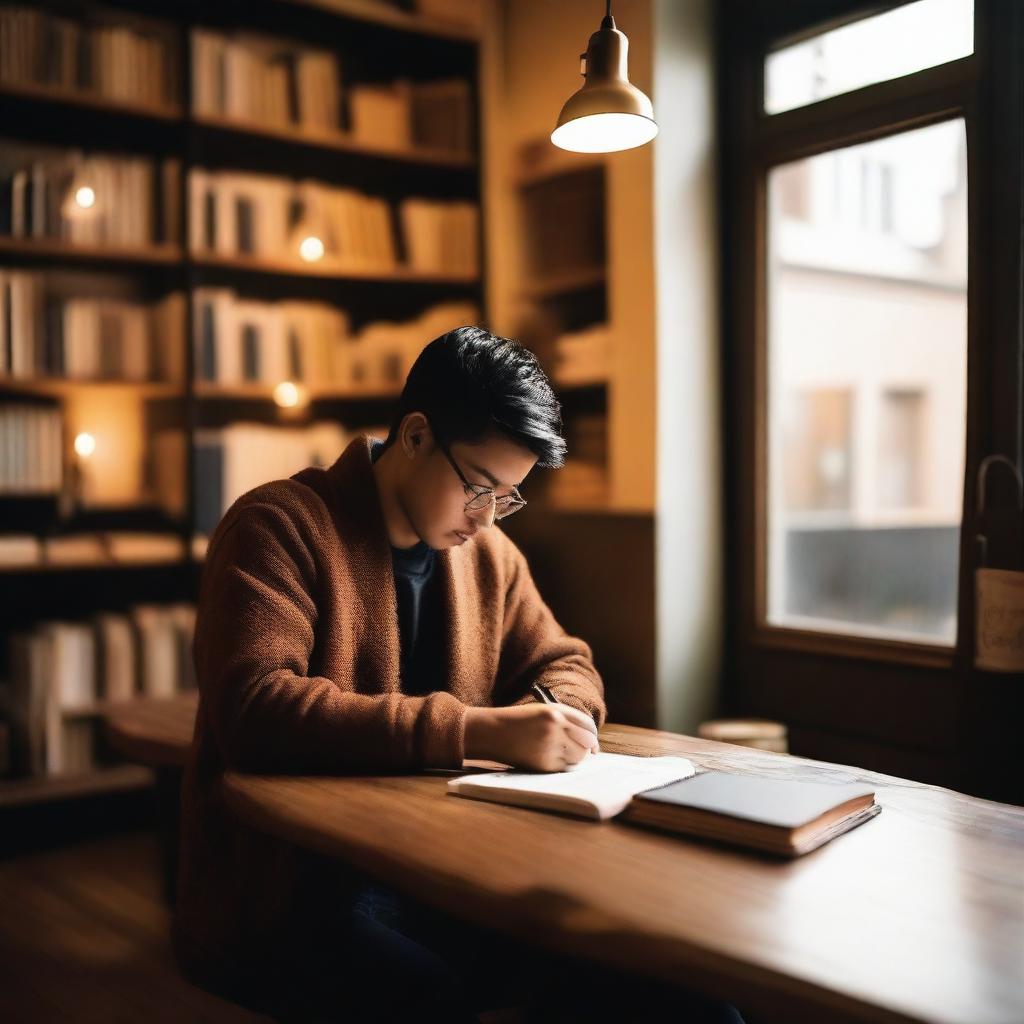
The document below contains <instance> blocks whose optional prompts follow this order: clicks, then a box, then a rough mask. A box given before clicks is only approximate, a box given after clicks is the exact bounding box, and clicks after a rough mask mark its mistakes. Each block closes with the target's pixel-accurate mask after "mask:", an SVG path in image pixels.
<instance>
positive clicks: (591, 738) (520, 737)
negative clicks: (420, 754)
mask: <svg viewBox="0 0 1024 1024" xmlns="http://www.w3.org/2000/svg"><path fill="white" fill-rule="evenodd" d="M599 749H600V748H599V747H598V742H597V726H596V725H594V720H593V719H592V718H591V717H590V715H588V714H586V713H584V712H583V711H580V710H579V709H578V708H573V707H569V706H568V705H567V704H541V703H536V704H518V705H516V706H515V707H507V708H469V709H467V711H466V731H465V756H466V757H469V758H483V759H486V760H489V761H500V762H501V763H503V764H511V765H514V766H516V767H519V768H529V769H530V770H531V771H539V772H560V771H565V769H566V768H567V767H569V765H573V764H577V763H578V762H579V761H582V760H583V758H585V757H586V756H587V754H589V753H590V752H591V751H593V752H594V753H597V751H598V750H599Z"/></svg>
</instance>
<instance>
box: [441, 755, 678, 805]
mask: <svg viewBox="0 0 1024 1024" xmlns="http://www.w3.org/2000/svg"><path fill="white" fill-rule="evenodd" d="M695 770H696V769H695V768H694V766H693V764H692V763H691V762H690V761H688V760H687V759H686V758H685V757H671V756H664V757H632V756H630V755H627V754H606V753H604V752H600V753H597V754H588V755H587V756H586V757H585V758H584V759H583V760H582V761H580V762H579V763H577V764H575V765H573V767H572V768H571V769H569V770H568V771H564V772H527V771H522V770H520V769H510V770H509V771H500V772H489V773H487V774H484V775H465V776H462V777H461V778H457V779H452V780H451V781H450V782H449V783H448V792H449V793H450V794H453V795H455V796H465V797H472V798H474V799H476V800H491V801H493V802H495V803H499V804H517V805H518V806H520V807H533V808H536V809H537V810H543V811H560V812H562V813H564V814H573V815H577V816H579V817H582V818H593V819H595V820H598V821H600V820H603V819H605V818H613V817H614V816H615V815H616V814H619V813H620V812H621V811H622V809H623V808H624V807H625V806H626V805H627V804H628V803H629V802H630V800H632V798H633V796H634V795H635V794H637V793H640V792H642V791H643V790H646V789H654V788H655V787H657V786H664V785H665V784H666V783H669V782H676V781H677V780H679V779H686V778H689V777H690V776H691V775H693V773H694V771H695Z"/></svg>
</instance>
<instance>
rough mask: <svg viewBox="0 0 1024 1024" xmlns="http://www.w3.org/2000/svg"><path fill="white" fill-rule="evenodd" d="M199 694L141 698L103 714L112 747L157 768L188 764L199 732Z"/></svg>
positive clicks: (110, 707) (141, 762)
mask: <svg viewBox="0 0 1024 1024" xmlns="http://www.w3.org/2000/svg"><path fill="white" fill-rule="evenodd" d="M198 703H199V695H198V692H197V691H194V690H193V691H192V692H190V693H181V694H178V695H177V696H175V697H166V698H157V697H140V698H137V699H136V700H129V701H124V703H119V704H111V705H110V706H109V707H108V708H107V709H105V710H104V712H103V724H104V731H105V732H106V736H107V739H108V740H109V741H110V745H111V746H112V747H113V748H114V749H115V750H116V751H117V752H118V753H119V754H121V755H122V756H123V757H126V758H128V760H130V761H136V762H138V763H139V764H146V765H150V766H152V767H156V768H177V767H182V766H183V765H184V764H185V757H186V755H187V754H188V748H189V746H190V745H191V743H192V731H193V729H194V728H195V721H196V707H197V706H198Z"/></svg>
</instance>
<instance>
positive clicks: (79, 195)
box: [75, 185, 96, 210]
mask: <svg viewBox="0 0 1024 1024" xmlns="http://www.w3.org/2000/svg"><path fill="white" fill-rule="evenodd" d="M75 202H76V203H78V205H79V206H80V207H81V208H82V209H83V210H91V209H92V207H93V206H94V205H95V203H96V193H95V192H93V190H92V189H91V188H89V186H88V185H83V186H82V187H81V188H79V189H76V190H75Z"/></svg>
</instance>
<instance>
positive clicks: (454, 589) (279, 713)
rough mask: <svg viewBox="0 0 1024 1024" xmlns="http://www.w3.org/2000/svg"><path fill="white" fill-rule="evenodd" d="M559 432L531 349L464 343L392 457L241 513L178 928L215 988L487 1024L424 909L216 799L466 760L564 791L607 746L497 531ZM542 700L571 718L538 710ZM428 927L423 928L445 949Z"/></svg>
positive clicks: (252, 501) (451, 350)
mask: <svg viewBox="0 0 1024 1024" xmlns="http://www.w3.org/2000/svg"><path fill="white" fill-rule="evenodd" d="M560 428H561V418H560V411H559V405H558V402H557V400H556V399H555V397H554V395H553V393H552V391H551V388H550V386H549V384H548V382H547V380H546V378H545V377H544V374H543V372H542V371H541V369H540V367H539V365H538V363H537V361H536V359H535V358H534V357H533V356H532V354H531V353H529V352H528V351H527V350H526V349H524V348H523V347H522V346H520V345H519V344H518V343H516V342H514V341H510V340H507V339H503V338H497V337H495V336H493V335H491V334H489V333H488V332H486V331H484V330H481V329H479V328H468V327H467V328H459V329H457V330H454V331H451V332H449V333H448V334H446V335H443V336H442V337H440V338H438V339H436V340H435V341H433V342H431V343H430V344H429V345H428V346H427V347H426V348H425V349H424V351H423V352H422V353H421V355H420V357H419V358H418V360H417V362H416V364H415V365H414V367H413V368H412V370H411V371H410V374H409V377H408V380H407V382H406V385H405V388H404V390H403V392H402V396H401V398H400V401H399V408H398V411H397V415H396V416H395V419H394V421H393V424H392V427H391V431H390V434H389V436H388V438H387V440H386V442H383V443H382V442H372V441H370V440H369V439H368V438H366V437H362V436H360V437H357V438H356V439H355V440H354V441H353V442H352V443H351V444H350V445H349V446H348V447H347V448H346V449H345V451H344V452H343V453H342V454H341V456H340V458H339V459H338V460H337V462H335V463H334V465H332V466H331V467H329V468H328V469H307V470H303V471H302V472H300V473H298V474H296V475H295V476H294V477H292V478H291V479H290V480H284V481H276V482H273V483H270V484H266V485H264V486H262V487H258V488H256V489H255V490H254V491H251V492H249V493H248V494H246V495H244V496H243V497H242V498H240V499H239V500H238V501H237V502H236V503H235V504H234V505H233V506H232V508H231V509H229V510H228V512H227V514H226V515H225V516H224V518H223V520H222V521H221V523H220V525H219V526H218V528H217V530H216V531H215V533H214V535H213V537H212V538H211V543H210V547H209V552H208V555H207V560H206V566H205V569H204V573H203V581H202V586H201V592H200V598H199V607H198V616H197V627H196V639H195V649H194V653H195V662H196V670H197V676H198V680H199V685H200V691H201V698H200V706H199V714H198V717H197V724H196V731H195V736H194V739H193V746H192V751H191V756H190V760H189V763H188V766H187V768H186V773H185V779H184V785H183V794H182V810H183V813H182V844H181V870H180V876H179V893H178V908H177V915H176V919H175V947H176V950H177V953H178V956H179V961H180V962H181V964H182V967H183V969H184V970H185V972H186V974H187V975H190V976H191V977H193V979H194V980H196V981H198V982H199V983H200V984H204V985H205V986H207V987H212V988H219V989H221V990H223V991H225V993H226V994H229V995H232V996H233V997H235V998H245V997H246V996H247V994H249V993H251V992H254V991H256V990H262V991H264V992H267V993H270V995H269V996H268V997H267V998H268V999H269V1001H270V1004H271V1005H274V999H275V998H276V996H275V994H282V993H284V994H285V996H284V1000H285V1001H286V1002H287V1003H288V1005H290V1006H292V1007H294V1005H295V1000H296V999H297V998H299V999H301V1000H303V1001H304V1003H305V1005H306V1006H307V1007H308V1008H309V1009H310V1012H311V1013H316V1014H319V1015H320V1018H321V1019H322V1018H323V1016H324V1015H325V1014H328V1013H336V1014H338V1015H339V1016H338V1017H337V1019H346V1013H347V1014H348V1019H351V1020H353V1021H356V1020H363V1019H378V1017H377V1016H375V1017H373V1018H371V1017H369V1016H367V1014H368V1013H369V1012H370V1009H371V1008H372V1009H373V1010H374V1012H375V1013H376V1014H379V1019H403V1015H405V1016H407V1015H408V1014H409V1013H410V1012H412V1011H413V1009H415V1010H416V1011H417V1012H418V1013H419V1014H420V1017H421V1019H430V1018H431V1017H434V1018H437V1019H446V1020H452V1021H456V1020H472V1019H475V1018H473V1016H472V1014H471V1011H470V1009H469V1005H468V1001H467V999H466V997H465V993H464V992H463V991H462V990H461V989H460V987H459V980H458V979H457V978H456V977H455V975H454V973H453V972H452V970H451V969H450V968H451V964H450V961H449V962H446V961H445V960H444V959H443V958H442V957H441V956H439V955H438V954H437V953H436V952H435V951H434V950H433V949H431V947H430V945H429V944H424V943H421V942H416V941H414V940H413V939H412V938H411V937H410V936H409V934H408V933H409V932H411V931H413V930H414V929H413V928H412V927H411V926H410V927H408V928H404V929H403V928H401V927H389V923H390V924H391V925H396V924H398V921H399V918H400V917H401V916H402V915H403V913H406V912H407V911H408V910H409V906H401V905H399V904H400V901H398V899H397V896H396V894H393V893H389V892H388V891H387V890H384V889H382V888H381V887H379V886H373V885H372V884H368V883H367V880H365V879H359V878H357V876H356V875H355V874H354V873H353V872H347V871H345V870H344V868H343V866H342V865H341V864H339V863H337V862H333V863H332V862H328V861H325V860H321V859H318V858H315V857H313V856H311V855H307V854H303V853H301V852H300V851H297V850H295V849H292V848H290V847H287V846H286V845H285V844H283V843H280V842H278V841H275V840H272V839H269V838H267V837H264V836H261V835H258V834H256V833H254V832H251V831H249V830H248V829H245V828H244V827H242V826H240V825H239V824H238V823H237V822H235V821H233V820H232V818H231V816H230V815H229V814H228V813H227V811H226V810H225V808H224V807H223V805H222V803H221V800H220V797H219V792H218V781H219V779H220V777H221V775H222V774H223V772H224V771H225V770H226V769H229V768H230V769H236V770H241V771H250V772H264V773H275V772H276V773H282V772H303V773H317V772H328V773H329V772H335V773H357V772H366V773H370V772H374V771H381V770H383V771H389V770H400V771H410V772H412V771H416V770H417V769H421V768H426V767H451V768H457V767H460V766H461V765H462V760H463V758H464V757H470V758H488V759H493V760H497V761H502V762H505V763H509V764H513V765H518V766H522V767H527V768H532V769H536V770H541V771H558V770H562V769H564V768H566V767H567V766H569V765H571V764H574V763H576V762H578V761H579V760H581V759H582V758H584V757H586V756H588V755H589V753H590V752H591V751H595V750H597V746H598V744H597V730H598V728H599V727H600V726H601V725H602V724H603V722H604V720H605V716H606V710H605V704H604V691H603V686H602V682H601V679H600V676H599V675H598V673H597V671H596V669H595V668H594V665H593V662H592V660H591V652H590V649H589V648H588V646H587V645H586V643H584V642H583V641H582V640H579V639H577V638H575V637H571V636H569V635H567V634H566V632H565V631H564V630H563V629H562V628H561V627H560V626H559V625H558V623H557V622H556V621H555V619H554V617H553V616H552V614H551V612H550V610H549V609H548V608H547V606H546V605H545V604H544V602H543V600H542V599H541V597H540V595H539V594H538V592H537V589H536V587H535V586H534V583H533V580H532V579H531V576H530V572H529V569H528V567H527V564H526V561H525V559H524V558H523V556H522V554H521V553H520V552H519V550H518V549H517V548H516V547H515V545H514V544H513V543H512V542H511V541H510V540H509V539H508V538H507V537H506V536H505V534H504V533H503V532H502V531H501V530H500V529H494V528H493V526H494V523H495V522H496V521H497V520H500V519H502V518H505V517H507V516H509V515H511V514H513V513H514V512H516V511H517V510H518V509H519V508H521V507H522V506H523V504H525V502H524V501H523V499H522V496H521V494H520V492H519V487H520V486H521V485H522V483H523V481H524V480H525V479H526V477H527V476H528V474H529V473H530V471H531V470H532V469H533V468H534V466H536V465H541V466H559V465H561V463H562V460H563V457H564V453H565V442H564V440H563V439H562V437H561V430H560ZM534 682H540V683H542V684H544V685H545V686H547V687H548V688H549V689H550V690H551V691H552V692H553V693H554V694H555V695H556V697H557V699H558V701H559V702H560V703H559V704H558V705H557V706H553V705H548V704H542V703H539V702H538V701H536V700H535V698H534V697H533V696H532V695H531V689H530V687H531V684H532V683H534ZM407 916H408V915H407ZM428 917H429V915H427V917H424V916H422V915H416V918H417V920H416V925H415V927H416V928H417V929H419V933H420V934H421V935H422V934H423V932H424V928H425V927H426V929H427V931H428V932H429V929H430V926H435V925H436V926H437V929H438V931H437V934H438V935H439V932H440V931H442V930H444V927H445V922H443V921H441V920H440V919H439V918H438V917H437V916H436V915H434V916H433V917H432V918H429V924H428V925H427V926H425V925H424V922H425V921H427V920H428ZM448 924H450V925H452V926H454V927H455V930H456V931H458V929H457V923H456V922H448ZM451 931H452V929H451V928H448V932H449V936H450V934H451ZM469 933H470V930H468V929H467V931H466V934H469ZM439 938H440V935H439ZM455 938H456V941H457V940H458V938H459V936H458V935H456V936H455ZM510 948H511V947H510ZM492 959H493V958H492ZM396 973H398V974H400V975H401V976H400V977H394V975H395V974H396ZM389 978H390V979H391V981H390V983H389ZM399 982H401V984H398V983H399ZM330 1019H333V1018H330ZM408 1019H412V1018H408Z"/></svg>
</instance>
